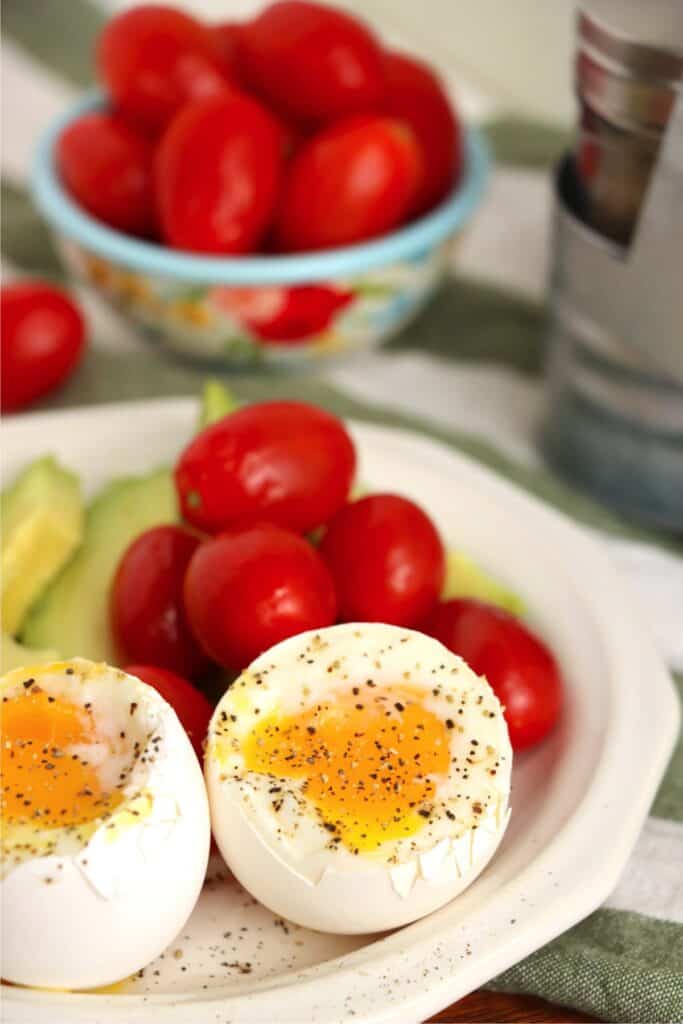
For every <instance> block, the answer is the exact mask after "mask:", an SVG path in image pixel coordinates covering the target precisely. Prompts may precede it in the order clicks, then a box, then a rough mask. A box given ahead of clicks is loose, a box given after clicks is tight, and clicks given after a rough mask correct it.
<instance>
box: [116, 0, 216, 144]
mask: <svg viewBox="0 0 683 1024" xmlns="http://www.w3.org/2000/svg"><path fill="white" fill-rule="evenodd" d="M97 65H98V68H99V73H100V77H101V78H102V81H103V82H104V84H105V85H106V87H107V89H108V90H109V93H110V94H111V97H112V99H113V100H114V103H115V104H116V106H117V107H118V108H119V109H120V110H121V111H122V112H123V113H124V114H126V115H127V116H128V117H130V118H132V119H133V120H134V121H137V122H140V123H141V124H144V125H146V126H147V127H148V128H150V129H152V130H154V131H158V130H159V129H161V128H163V126H164V125H165V124H166V122H167V121H168V120H169V118H170V117H171V116H172V115H173V114H174V113H175V111H176V110H178V108H179V107H181V106H182V105H183V104H184V103H186V102H187V101H188V100H191V99H198V98H200V97H204V96H213V95H215V94H216V93H220V92H221V91H222V89H223V88H224V84H225V79H224V75H223V73H222V68H221V54H220V50H219V48H218V46H217V43H216V40H215V38H214V37H213V36H212V35H211V33H210V31H209V30H208V28H205V27H204V26H203V25H201V24H200V23H199V22H198V21H196V20H195V19H194V18H191V17H189V15H187V14H183V13H182V12H181V11H178V10H176V9H175V8H173V7H165V6H162V5H160V4H159V5H157V4H141V5H140V6H138V7H133V8H132V9H131V10H128V11H124V12H122V13H121V14H117V15H116V17H114V18H112V19H111V21H109V22H108V23H107V25H106V26H105V28H104V30H103V32H102V34H101V36H100V38H99V42H98V46H97Z"/></svg>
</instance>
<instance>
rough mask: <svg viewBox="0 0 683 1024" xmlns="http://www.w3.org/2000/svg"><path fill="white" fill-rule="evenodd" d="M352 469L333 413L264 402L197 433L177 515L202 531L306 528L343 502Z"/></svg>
mask: <svg viewBox="0 0 683 1024" xmlns="http://www.w3.org/2000/svg"><path fill="white" fill-rule="evenodd" d="M355 467H356V455H355V449H354V446H353V442H352V440H351V438H350V437H349V434H348V433H347V431H346V428H345V427H344V424H343V423H342V422H341V421H340V420H338V419H337V418H336V417H335V416H332V415H331V414H330V413H328V412H325V410H324V409H319V408H317V407H316V406H313V405H308V404H306V403H304V402H262V403H259V404H255V405H249V406H245V407H244V408H242V409H238V410H237V411H236V412H233V413H230V415H228V416H226V417H224V418H223V419H222V420H219V421H218V422H217V423H214V424H212V425H211V426H209V427H207V428H206V429H205V430H203V431H202V432H201V433H200V434H198V435H197V437H196V438H195V439H194V440H193V441H191V442H190V444H189V445H188V447H187V448H186V449H185V451H184V452H183V453H182V455H181V457H180V460H179V462H178V464H177V466H176V470H175V482H176V489H177V491H178V497H179V500H180V507H181V510H182V514H183V516H184V517H185V519H186V520H187V522H189V523H191V524H192V525H193V526H195V527H197V528H198V529H200V530H204V531H206V532H207V533H217V532H218V531H220V530H224V529H226V528H229V527H234V526H251V525H253V524H255V523H258V522H262V521H268V522H271V523H275V524H276V525H278V526H282V527H284V528H286V529H290V530H294V531H296V532H299V533H305V532H307V531H309V530H312V529H314V528H315V527H316V526H319V525H320V524H321V523H324V522H326V521H327V520H328V519H329V518H330V516H332V515H334V513H335V512H336V511H337V510H338V509H339V508H341V506H342V505H343V504H344V502H345V501H346V498H347V496H348V493H349V490H350V487H351V483H352V480H353V475H354V472H355Z"/></svg>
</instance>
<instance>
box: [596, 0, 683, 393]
mask: <svg viewBox="0 0 683 1024" xmlns="http://www.w3.org/2000/svg"><path fill="white" fill-rule="evenodd" d="M576 69H577V88H578V90H579V94H580V96H581V98H582V99H583V100H584V102H586V103H587V104H588V105H589V106H592V107H593V109H595V110H596V112H597V113H598V114H599V115H600V116H601V117H603V118H604V119H605V120H607V121H609V122H611V123H612V124H614V125H615V126H617V127H619V128H621V129H623V130H625V131H630V132H632V133H634V135H635V136H636V137H637V136H638V135H643V134H650V135H654V136H655V137H658V138H661V144H660V145H659V152H658V157H657V160H656V162H655V164H654V167H653V170H652V173H651V175H650V179H649V183H648V186H647V190H646V193H645V196H644V199H643V201H642V204H641V207H640V211H639V214H638V220H637V223H636V227H635V231H634V234H633V238H632V241H631V243H630V244H629V246H628V247H627V248H624V249H622V250H620V252H619V258H616V257H615V258H609V259H608V258H605V260H604V268H603V269H604V273H602V274H600V275H599V287H598V286H597V285H596V296H597V297H596V299H595V306H596V308H599V309H600V315H601V318H602V319H603V320H604V322H605V323H606V324H609V326H610V328H611V329H612V330H613V331H614V333H615V334H616V336H618V337H620V338H621V339H622V340H623V342H624V343H625V344H626V345H628V347H629V348H630V349H631V350H632V351H633V352H634V353H638V354H639V356H640V357H641V358H642V359H643V360H644V363H645V365H648V366H649V367H650V368H651V369H652V370H653V371H654V372H656V373H658V374H662V375H664V376H665V377H668V378H673V379H675V380H678V381H683V326H682V325H683V0H582V2H581V3H580V5H579V23H578V53H577V64H576ZM600 238H601V236H600V235H599V234H595V245H591V246H589V248H591V249H593V248H595V249H596V250H597V249H598V243H599V241H600ZM597 293H599V294H597Z"/></svg>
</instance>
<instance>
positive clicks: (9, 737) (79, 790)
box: [0, 686, 123, 828]
mask: <svg viewBox="0 0 683 1024" xmlns="http://www.w3.org/2000/svg"><path fill="white" fill-rule="evenodd" d="M95 744H98V745H99V744H101V738H100V737H98V736H97V733H96V727H95V722H94V721H93V718H92V715H91V714H89V713H88V709H87V707H79V706H78V705H76V704H72V703H69V702H68V701H63V700H61V699H58V698H56V697H53V696H51V695H50V694H48V693H46V692H45V691H44V690H41V689H40V688H39V687H37V686H34V687H31V688H29V689H27V690H26V691H25V692H24V693H21V694H19V695H17V696H13V697H5V698H3V702H2V749H1V757H0V766H1V770H2V796H1V800H0V810H1V815H2V820H3V822H5V823H25V822H30V823H32V824H34V825H36V826H39V827H41V828H54V827H58V826H60V825H80V824H83V823H84V822H88V821H93V820H95V819H96V818H100V817H102V816H103V815H106V814H107V813H108V812H109V811H111V810H113V809H114V808H115V807H116V806H117V805H118V804H119V803H120V802H121V800H122V799H123V798H122V796H121V793H120V792H118V791H114V792H106V791H105V790H103V788H102V784H101V781H100V778H99V776H98V773H97V769H96V767H95V766H94V765H93V764H91V763H90V759H89V748H90V749H91V751H94V749H95Z"/></svg>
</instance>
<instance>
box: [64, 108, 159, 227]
mask: <svg viewBox="0 0 683 1024" xmlns="http://www.w3.org/2000/svg"><path fill="white" fill-rule="evenodd" d="M152 156H153V146H152V143H151V141H150V139H149V138H147V137H146V136H145V135H143V134H142V132H140V131H137V130H136V129H135V128H134V127H132V126H131V125H130V124H127V123H126V121H124V120H123V118H122V117H120V116H118V115H116V114H108V113H104V112H94V113H91V114H85V115H84V116H83V117H80V118H79V119H78V120H77V121H73V122H72V123H71V124H70V125H68V126H67V127H66V128H65V129H64V131H63V132H62V134H61V135H60V137H59V141H58V143H57V165H58V168H59V173H60V175H61V178H62V181H63V182H64V184H65V185H66V187H67V189H68V190H69V192H70V193H71V195H72V196H73V197H74V199H75V200H76V201H77V202H78V203H80V205H81V206H83V207H84V208H85V209H86V210H87V211H88V212H89V213H91V214H92V215H93V217H96V218H97V219H98V220H101V221H103V222H104V223H105V224H109V225H110V227H113V228H116V230H117V231H123V232H125V233H126V234H130V235H143V236H144V235H149V234H151V233H152V232H153V230H154V226H155V217H154V199H153V194H152Z"/></svg>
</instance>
